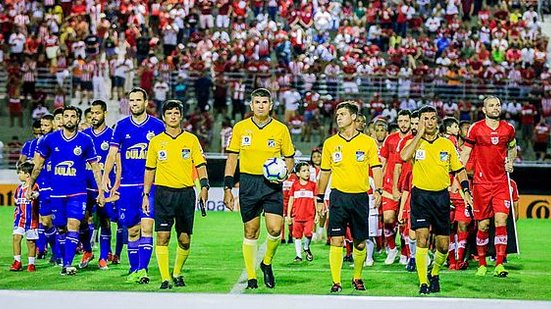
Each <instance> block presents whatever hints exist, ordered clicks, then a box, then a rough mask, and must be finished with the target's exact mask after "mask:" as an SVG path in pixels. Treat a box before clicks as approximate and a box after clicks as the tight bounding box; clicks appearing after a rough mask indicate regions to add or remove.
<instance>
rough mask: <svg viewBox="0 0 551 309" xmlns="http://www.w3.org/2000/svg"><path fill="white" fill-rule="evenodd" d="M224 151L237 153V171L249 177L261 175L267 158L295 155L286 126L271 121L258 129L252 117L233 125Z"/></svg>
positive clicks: (273, 120)
mask: <svg viewBox="0 0 551 309" xmlns="http://www.w3.org/2000/svg"><path fill="white" fill-rule="evenodd" d="M226 150H227V151H228V152H230V153H239V171H240V172H241V173H245V174H251V175H262V174H263V172H262V165H263V164H264V162H265V161H266V160H267V159H269V158H274V157H281V156H284V157H286V158H290V157H293V156H294V154H295V147H294V146H293V143H292V141H291V134H290V133H289V129H288V128H287V126H286V125H284V124H283V123H281V122H279V121H277V120H275V119H271V120H270V122H269V123H268V124H267V125H265V126H264V127H262V128H259V127H258V126H257V125H256V123H254V122H253V120H252V117H251V118H247V119H244V120H241V121H239V122H238V123H236V124H235V126H234V127H233V132H232V137H231V139H230V144H229V145H228V147H227V148H226Z"/></svg>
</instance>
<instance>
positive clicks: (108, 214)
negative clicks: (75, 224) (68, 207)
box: [86, 189, 119, 222]
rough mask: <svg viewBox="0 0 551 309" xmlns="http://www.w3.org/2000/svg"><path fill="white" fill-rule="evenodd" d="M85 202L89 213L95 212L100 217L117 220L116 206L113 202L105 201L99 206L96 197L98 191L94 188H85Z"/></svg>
mask: <svg viewBox="0 0 551 309" xmlns="http://www.w3.org/2000/svg"><path fill="white" fill-rule="evenodd" d="M87 192H88V194H87V198H86V199H87V202H86V210H87V211H89V212H90V214H93V213H96V212H97V214H98V216H99V217H100V218H107V219H109V220H110V221H112V222H117V220H118V218H119V214H118V211H117V206H116V204H115V203H107V204H105V205H104V206H103V207H99V206H98V204H97V202H96V199H97V197H98V192H97V191H94V190H90V189H88V190H87Z"/></svg>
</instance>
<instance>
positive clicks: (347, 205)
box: [327, 189, 369, 241]
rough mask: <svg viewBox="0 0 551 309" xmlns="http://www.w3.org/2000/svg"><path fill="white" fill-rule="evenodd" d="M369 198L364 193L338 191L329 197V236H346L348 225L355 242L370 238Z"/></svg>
mask: <svg viewBox="0 0 551 309" xmlns="http://www.w3.org/2000/svg"><path fill="white" fill-rule="evenodd" d="M368 222H369V196H368V195H367V192H363V193H345V192H341V191H339V190H336V189H332V190H331V195H329V223H328V225H327V235H329V236H344V235H345V233H346V227H347V225H350V232H351V234H352V238H353V239H354V240H360V241H361V240H365V239H368V238H369V225H368Z"/></svg>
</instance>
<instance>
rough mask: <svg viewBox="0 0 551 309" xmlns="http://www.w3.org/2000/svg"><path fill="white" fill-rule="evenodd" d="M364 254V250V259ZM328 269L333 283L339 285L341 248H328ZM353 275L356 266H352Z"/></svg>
mask: <svg viewBox="0 0 551 309" xmlns="http://www.w3.org/2000/svg"><path fill="white" fill-rule="evenodd" d="M365 252H366V251H365V250H364V258H365ZM362 263H363V262H362ZM329 268H331V278H332V279H333V283H341V268H342V247H337V246H333V245H331V246H330V247H329ZM354 273H356V265H354Z"/></svg>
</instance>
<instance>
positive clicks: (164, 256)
mask: <svg viewBox="0 0 551 309" xmlns="http://www.w3.org/2000/svg"><path fill="white" fill-rule="evenodd" d="M155 251H156V252H157V264H159V272H160V273H161V280H162V281H165V280H169V279H170V272H169V270H168V268H169V265H168V247H167V246H156V247H155Z"/></svg>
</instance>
